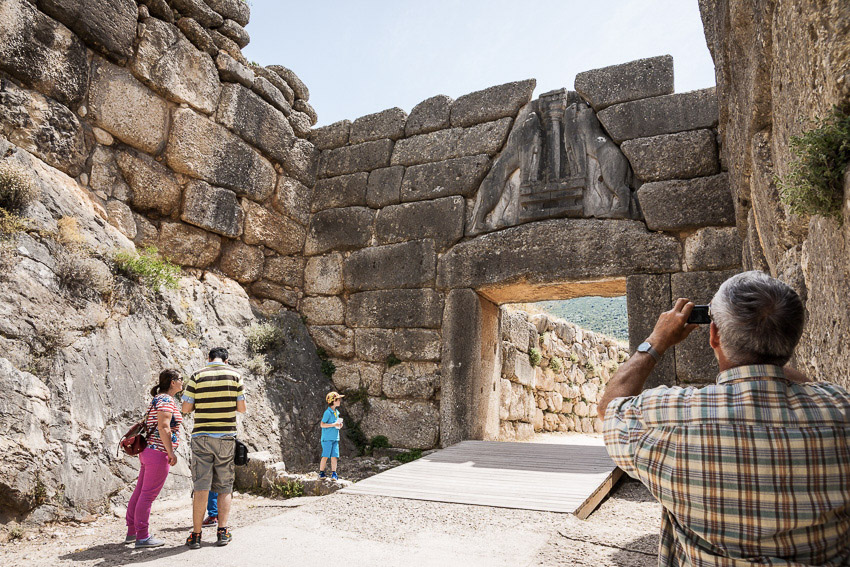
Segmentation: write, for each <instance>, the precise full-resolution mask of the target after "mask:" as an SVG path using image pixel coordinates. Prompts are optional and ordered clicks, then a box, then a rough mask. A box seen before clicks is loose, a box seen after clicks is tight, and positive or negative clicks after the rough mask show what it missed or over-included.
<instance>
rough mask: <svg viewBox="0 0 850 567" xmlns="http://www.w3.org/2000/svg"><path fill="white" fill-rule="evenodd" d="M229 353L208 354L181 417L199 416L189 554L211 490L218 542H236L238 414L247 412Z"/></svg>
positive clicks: (198, 542) (191, 381)
mask: <svg viewBox="0 0 850 567" xmlns="http://www.w3.org/2000/svg"><path fill="white" fill-rule="evenodd" d="M227 357H228V354H227V349H224V348H221V347H216V348H214V349H212V350H211V351H210V355H209V362H208V363H207V365H206V366H205V367H204V368H202V369H201V370H198V371H197V372H195V373H194V374H192V377H191V378H190V379H189V382H188V383H187V384H186V386H185V387H184V389H183V413H192V412H193V411H194V412H195V424H194V427H193V428H192V482H193V483H194V489H195V494H194V496H193V502H192V533H191V534H190V535H189V538H188V539H187V540H186V545H188V546H189V547H190V548H191V549H198V548H200V547H201V528H202V524H203V520H204V512H205V511H206V506H207V496H208V494H209V492H210V490H212V491H213V492H217V493H218V530H217V531H216V540H217V541H216V543H217V545H219V546H222V545H227V544H228V543H230V540H231V539H232V537H231V535H230V530H229V529H228V527H227V519H228V516H229V515H230V501H231V492H232V490H233V479H234V463H233V452H234V447H235V441H236V412H240V413H244V412H245V409H246V405H245V390H244V388H243V386H242V378H241V376H239V373H238V372H236V370H234V369H233V368H231V367H230V366H229V365H228V364H227Z"/></svg>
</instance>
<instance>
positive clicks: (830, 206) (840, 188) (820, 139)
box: [778, 105, 850, 223]
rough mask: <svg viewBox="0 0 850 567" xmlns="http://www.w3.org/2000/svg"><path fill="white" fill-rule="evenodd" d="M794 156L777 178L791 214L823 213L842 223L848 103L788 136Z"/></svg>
mask: <svg viewBox="0 0 850 567" xmlns="http://www.w3.org/2000/svg"><path fill="white" fill-rule="evenodd" d="M791 151H792V152H793V153H794V156H795V159H794V161H792V162H791V164H790V166H791V171H790V173H788V175H786V176H784V177H783V178H782V179H779V180H778V185H779V194H780V197H781V199H782V202H783V203H785V204H786V205H788V207H789V208H790V209H791V212H792V213H796V214H810V215H823V216H826V217H832V218H833V219H835V220H837V221H838V222H839V223H841V222H842V216H841V206H842V202H843V199H844V173H845V171H846V170H847V167H848V165H850V105H848V106H846V107H844V108H839V107H834V108H833V109H832V111H831V112H830V113H829V114H828V115H827V116H826V117H825V118H822V119H820V120H818V121H817V124H816V126H815V128H812V129H811V130H808V131H806V132H803V133H802V134H800V135H799V136H794V137H792V138H791Z"/></svg>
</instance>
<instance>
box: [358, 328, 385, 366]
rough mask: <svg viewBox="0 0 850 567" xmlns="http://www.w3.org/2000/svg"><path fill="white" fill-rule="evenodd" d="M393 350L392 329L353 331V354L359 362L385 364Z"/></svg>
mask: <svg viewBox="0 0 850 567" xmlns="http://www.w3.org/2000/svg"><path fill="white" fill-rule="evenodd" d="M392 349H393V331H392V329H355V330H354V354H355V356H357V358H359V359H360V360H371V361H374V362H383V363H384V364H386V360H387V357H389V356H390V354H391V353H392V351H393V350H392Z"/></svg>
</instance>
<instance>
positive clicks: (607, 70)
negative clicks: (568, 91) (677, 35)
mask: <svg viewBox="0 0 850 567" xmlns="http://www.w3.org/2000/svg"><path fill="white" fill-rule="evenodd" d="M575 89H576V91H577V92H578V94H580V95H581V96H582V98H584V100H586V101H587V102H589V103H590V106H592V107H593V110H595V111H597V112H599V111H600V110H602V109H604V108H607V107H609V106H611V105H612V104H620V103H623V102H629V101H632V100H638V99H642V98H649V97H656V96H661V95H668V94H673V56H672V55H661V56H659V57H649V58H647V59H638V60H636V61H630V62H628V63H623V64H622V65H611V66H610V67H603V68H602V69H594V70H592V71H585V72H583V73H579V74H578V75H576V81H575Z"/></svg>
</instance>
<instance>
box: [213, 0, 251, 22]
mask: <svg viewBox="0 0 850 567" xmlns="http://www.w3.org/2000/svg"><path fill="white" fill-rule="evenodd" d="M204 2H206V4H207V6H209V7H210V8H212V9H213V10H215V11H216V12H218V13H219V14H221V16H222V17H224V18H228V19H230V20H233V21H234V22H236V23H237V24H239V25H240V26H247V25H248V19H249V18H250V17H251V8H250V7H249V6H248V4H246V3H245V2H242V0H204Z"/></svg>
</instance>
